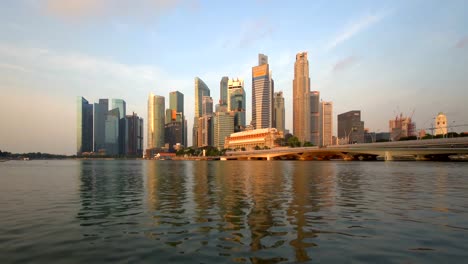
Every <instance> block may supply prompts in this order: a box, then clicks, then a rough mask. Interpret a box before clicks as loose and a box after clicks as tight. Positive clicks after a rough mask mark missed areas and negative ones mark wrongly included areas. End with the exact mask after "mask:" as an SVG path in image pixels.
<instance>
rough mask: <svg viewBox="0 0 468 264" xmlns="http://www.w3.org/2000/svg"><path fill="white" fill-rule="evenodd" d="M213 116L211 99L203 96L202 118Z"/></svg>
mask: <svg viewBox="0 0 468 264" xmlns="http://www.w3.org/2000/svg"><path fill="white" fill-rule="evenodd" d="M212 114H213V98H211V97H209V96H203V98H202V117H203V116H207V115H212Z"/></svg>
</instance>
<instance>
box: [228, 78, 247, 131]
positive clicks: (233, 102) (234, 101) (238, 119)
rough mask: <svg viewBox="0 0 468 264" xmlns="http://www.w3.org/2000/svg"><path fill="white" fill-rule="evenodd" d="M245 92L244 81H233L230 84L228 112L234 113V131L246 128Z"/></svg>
mask: <svg viewBox="0 0 468 264" xmlns="http://www.w3.org/2000/svg"><path fill="white" fill-rule="evenodd" d="M245 103H246V99H245V90H244V80H242V79H233V80H229V82H228V111H229V112H234V113H235V115H234V131H235V132H240V131H241V130H243V129H244V128H245V125H246V121H245Z"/></svg>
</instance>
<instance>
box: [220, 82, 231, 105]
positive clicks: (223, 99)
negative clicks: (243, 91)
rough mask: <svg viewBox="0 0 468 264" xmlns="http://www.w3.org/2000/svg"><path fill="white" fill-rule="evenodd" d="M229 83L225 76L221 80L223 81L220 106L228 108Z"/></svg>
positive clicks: (221, 83)
mask: <svg viewBox="0 0 468 264" xmlns="http://www.w3.org/2000/svg"><path fill="white" fill-rule="evenodd" d="M228 81H229V77H227V76H224V77H223V78H221V81H220V82H219V95H220V98H219V105H220V106H226V105H227V104H228V102H227V100H228Z"/></svg>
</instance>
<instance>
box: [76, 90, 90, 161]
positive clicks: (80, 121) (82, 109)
mask: <svg viewBox="0 0 468 264" xmlns="http://www.w3.org/2000/svg"><path fill="white" fill-rule="evenodd" d="M76 116H77V120H76V121H77V122H76V154H77V155H78V156H79V155H81V153H83V152H92V151H93V105H92V104H90V103H89V102H88V101H87V100H86V99H85V98H83V97H81V96H78V98H77V114H76Z"/></svg>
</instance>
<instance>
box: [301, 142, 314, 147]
mask: <svg viewBox="0 0 468 264" xmlns="http://www.w3.org/2000/svg"><path fill="white" fill-rule="evenodd" d="M312 146H314V144H312V143H310V142H309V141H306V142H304V145H303V147H312Z"/></svg>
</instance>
